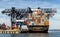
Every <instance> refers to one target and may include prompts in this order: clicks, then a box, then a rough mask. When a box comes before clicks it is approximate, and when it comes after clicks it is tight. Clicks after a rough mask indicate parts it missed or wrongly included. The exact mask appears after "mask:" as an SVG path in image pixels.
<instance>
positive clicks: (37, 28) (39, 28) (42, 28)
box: [28, 25, 49, 32]
mask: <svg viewBox="0 0 60 37" xmlns="http://www.w3.org/2000/svg"><path fill="white" fill-rule="evenodd" d="M28 29H29V32H48V29H49V26H42V25H41V26H39V25H37V26H28Z"/></svg>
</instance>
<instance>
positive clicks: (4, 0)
mask: <svg viewBox="0 0 60 37" xmlns="http://www.w3.org/2000/svg"><path fill="white" fill-rule="evenodd" d="M12 6H13V7H16V8H27V7H31V8H37V7H42V8H56V9H57V13H56V14H55V15H54V16H53V17H52V18H50V27H49V29H60V0H0V23H3V22H5V23H6V24H7V25H9V26H10V17H8V16H6V15H4V14H1V11H2V10H4V9H5V8H11V7H12ZM7 22H8V23H7Z"/></svg>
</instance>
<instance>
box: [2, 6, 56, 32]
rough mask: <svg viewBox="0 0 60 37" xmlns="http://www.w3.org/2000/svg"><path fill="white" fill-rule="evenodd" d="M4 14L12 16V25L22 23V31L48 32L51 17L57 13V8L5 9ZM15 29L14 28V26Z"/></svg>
mask: <svg viewBox="0 0 60 37" xmlns="http://www.w3.org/2000/svg"><path fill="white" fill-rule="evenodd" d="M2 13H3V14H6V15H8V16H11V27H13V25H14V24H16V25H17V27H18V25H20V30H21V31H29V32H34V31H37V32H48V29H49V18H50V17H53V16H54V14H55V13H56V9H55V8H53V9H52V8H40V7H38V8H36V9H35V8H34V9H31V8H30V7H28V8H27V9H16V8H15V7H12V9H5V10H3V11H2ZM22 25H26V29H23V28H24V27H22V28H21V26H22ZM12 29H13V28H12Z"/></svg>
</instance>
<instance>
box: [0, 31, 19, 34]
mask: <svg viewBox="0 0 60 37" xmlns="http://www.w3.org/2000/svg"><path fill="white" fill-rule="evenodd" d="M18 33H20V30H0V34H18Z"/></svg>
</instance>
